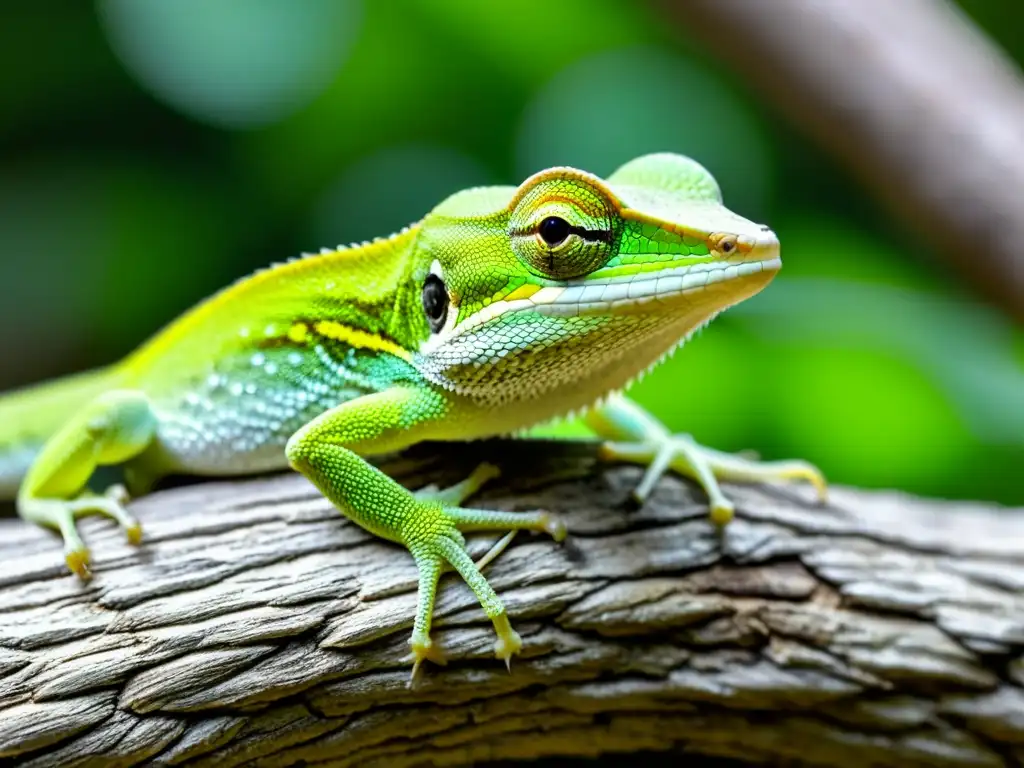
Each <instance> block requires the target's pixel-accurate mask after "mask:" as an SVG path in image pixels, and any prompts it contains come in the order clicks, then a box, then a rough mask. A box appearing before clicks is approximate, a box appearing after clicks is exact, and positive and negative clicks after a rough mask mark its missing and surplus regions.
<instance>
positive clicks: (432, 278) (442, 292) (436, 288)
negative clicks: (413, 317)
mask: <svg viewBox="0 0 1024 768" xmlns="http://www.w3.org/2000/svg"><path fill="white" fill-rule="evenodd" d="M422 301H423V314H425V315H426V316H427V322H428V323H429V324H430V330H431V331H433V332H434V333H438V332H439V331H440V330H441V329H442V328H444V322H445V320H447V319H448V289H447V288H445V286H444V281H443V280H442V279H441V278H440V277H438V276H437V275H435V274H429V275H427V279H426V280H425V281H424V282H423V295H422Z"/></svg>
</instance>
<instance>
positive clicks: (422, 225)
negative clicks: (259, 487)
mask: <svg viewBox="0 0 1024 768" xmlns="http://www.w3.org/2000/svg"><path fill="white" fill-rule="evenodd" d="M780 266H781V262H780V258H779V243H778V241H777V239H776V237H775V235H774V234H773V233H772V231H771V230H770V229H769V228H768V227H765V226H761V225H757V224H754V223H752V222H750V221H748V220H746V219H744V218H741V217H740V216H737V215H735V214H734V213H732V212H731V211H729V210H728V209H727V208H725V207H724V206H723V205H722V200H721V194H720V191H719V188H718V185H717V183H716V181H715V180H714V178H713V177H712V176H711V175H710V174H709V173H708V172H707V171H706V170H705V169H704V168H703V167H701V166H700V165H698V164H697V163H696V162H694V161H692V160H690V159H688V158H685V157H682V156H679V155H671V154H655V155H648V156H645V157H640V158H638V159H636V160H633V161H632V162H630V163H627V164H626V165H624V166H622V167H621V168H619V169H618V170H617V171H616V172H615V173H613V174H612V175H611V176H610V177H609V178H608V179H607V181H604V180H602V179H600V178H598V177H596V176H593V175H591V174H589V173H585V172H583V171H579V170H575V169H572V168H551V169H549V170H545V171H542V172H540V173H537V174H535V175H534V176H531V177H530V178H529V179H527V180H526V181H525V182H523V184H522V185H521V186H519V187H518V188H513V187H486V188H475V189H468V190H465V191H463V192H459V193H457V194H455V195H452V196H451V197H449V198H448V199H447V200H445V201H444V202H442V203H441V204H440V205H439V206H437V207H436V208H435V209H434V210H433V211H431V212H430V213H429V214H427V215H426V217H425V218H424V219H423V220H422V221H421V222H419V223H417V224H414V225H412V226H410V227H408V228H406V229H404V230H402V231H401V232H399V233H398V234H395V235H393V236H391V237H389V238H386V239H378V240H375V241H373V242H370V243H364V244H362V245H358V246H352V247H349V248H339V249H337V250H326V249H325V250H323V251H322V252H321V253H319V254H315V255H307V256H304V257H302V258H300V259H297V260H294V261H291V262H288V263H286V264H281V265H277V266H274V267H271V268H270V269H267V270H265V271H262V272H258V273H256V274H255V275H253V276H251V277H249V278H247V279H245V280H242V281H240V282H239V283H237V284H235V285H233V286H232V287H230V288H228V289H226V290H224V291H222V292H221V293H219V294H217V295H215V296H214V297H212V298H211V299H209V300H207V301H206V302H204V303H202V304H200V305H199V306H198V307H196V308H195V309H193V310H191V311H190V312H188V313H186V314H185V315H184V316H183V317H181V318H180V319H178V320H177V321H176V322H174V323H172V324H171V325H170V326H169V327H167V328H166V329H164V330H163V331H162V332H161V333H159V334H158V335H157V336H156V337H155V338H153V339H152V340H150V341H149V342H148V343H146V344H145V345H143V346H142V347H141V348H140V349H139V350H137V351H136V352H135V353H133V354H132V355H130V356H129V357H128V358H127V359H125V360H123V361H122V362H120V363H118V364H116V365H114V366H112V367H110V368H108V369H105V370H101V371H97V372H92V373H87V374H83V375H79V376H77V377H72V378H70V379H66V380H64V381H59V382H56V383H53V384H44V385H41V386H39V387H36V388H32V389H28V390H25V391H23V392H18V393H14V394H11V395H9V396H7V397H6V398H4V399H3V400H0V490H4V491H7V492H9V493H12V494H13V493H14V491H15V490H16V489H17V506H18V511H19V513H20V514H21V516H22V517H23V518H25V519H26V520H28V521H31V522H34V523H38V524H39V525H43V526H47V527H49V528H53V529H56V530H57V531H58V532H59V533H60V534H61V536H62V537H63V540H64V554H65V558H66V561H67V565H68V566H69V567H70V569H71V570H72V571H74V572H75V573H77V574H78V575H79V576H81V577H83V578H84V577H87V576H88V575H89V562H90V556H89V551H88V549H87V548H86V546H85V544H84V543H83V542H82V539H81V538H80V536H79V534H78V532H77V530H76V520H77V518H79V517H80V516H82V515H85V514H102V515H107V516H109V517H111V518H113V519H114V520H115V521H117V523H119V524H120V525H121V526H122V527H123V529H124V530H125V532H126V534H127V536H128V538H129V540H131V541H132V542H138V541H139V540H140V539H141V528H140V526H139V523H138V522H137V521H136V520H135V519H134V517H132V515H131V514H130V513H129V512H128V511H127V510H126V508H125V504H126V501H127V494H126V492H125V491H124V489H123V488H122V487H120V486H118V487H115V488H113V489H111V490H109V491H107V492H106V493H104V494H97V493H94V492H92V491H90V490H89V489H88V487H87V483H88V481H89V479H90V477H91V475H92V474H93V472H94V470H95V469H96V468H97V466H100V465H112V464H118V465H124V469H125V479H126V483H127V485H128V490H129V491H130V492H131V493H132V495H137V494H139V493H144V492H145V491H146V490H147V489H148V488H150V487H151V485H152V483H153V482H154V481H155V480H156V479H158V478H159V477H161V476H163V475H166V474H168V473H171V472H174V473H191V474H198V475H235V474H243V473H254V472H263V471H268V470H277V469H282V468H285V467H287V466H289V465H290V466H291V467H293V468H295V469H296V470H298V471H299V472H301V473H303V474H304V475H306V477H308V478H309V479H310V480H311V481H312V482H313V483H314V484H315V485H316V486H317V488H319V489H320V491H321V492H322V493H323V494H324V495H325V496H326V497H327V498H328V499H330V501H331V502H332V503H333V504H335V505H336V506H337V507H338V509H340V510H341V511H342V512H343V513H344V514H346V515H347V516H348V517H349V518H351V519H352V520H354V521H355V522H356V523H358V524H359V525H361V526H363V527H364V528H366V529H367V530H369V531H370V532H372V533H374V534H376V535H378V536H381V537H383V538H386V539H390V540H392V541H395V542H398V543H401V544H403V545H405V546H406V547H407V548H408V550H409V552H410V553H411V554H412V557H413V558H414V560H415V562H416V565H417V567H418V571H419V600H418V608H417V611H416V616H415V623H414V628H413V633H412V638H411V640H410V645H411V648H412V657H413V660H414V662H415V664H414V667H413V669H414V671H415V669H416V668H417V667H418V666H419V664H420V663H421V661H423V660H424V659H432V660H435V661H441V655H440V653H439V651H438V649H436V648H434V647H432V645H431V640H430V624H431V616H432V610H433V604H434V596H435V592H436V590H437V583H438V578H439V576H440V574H441V572H442V570H444V569H445V568H447V567H452V568H454V569H455V570H456V571H458V572H459V574H460V575H461V576H462V578H463V579H465V581H466V582H467V583H468V585H469V586H470V588H471V589H472V590H473V591H474V592H475V593H476V595H477V597H478V598H479V600H480V603H481V605H482V606H483V609H484V611H485V612H486V614H487V616H488V617H489V618H490V619H491V621H492V622H493V624H494V627H495V630H496V632H497V636H498V639H497V641H496V645H495V653H496V655H497V656H498V657H499V658H501V659H504V660H505V661H506V663H507V662H508V660H509V659H510V658H511V656H512V655H513V654H515V653H516V652H517V651H518V650H519V648H520V646H521V641H520V638H519V636H518V635H517V634H516V632H515V631H514V630H513V629H512V627H511V626H510V624H509V620H508V617H507V615H506V612H505V608H504V605H503V604H502V601H501V599H500V598H499V597H498V596H497V594H495V592H494V590H493V589H492V588H491V586H490V585H489V584H488V582H487V580H486V578H485V577H484V576H483V575H482V574H481V572H480V568H479V564H478V563H474V562H473V561H472V560H471V559H470V557H469V556H468V555H467V553H466V550H465V542H464V539H463V535H462V534H463V532H467V531H476V530H485V529H489V530H505V531H515V530H534V531H544V532H547V533H549V534H551V535H552V536H553V537H554V538H555V539H561V538H562V537H564V535H565V529H564V527H563V526H562V525H561V524H560V523H559V522H557V521H556V520H554V519H552V518H551V517H549V516H548V515H547V514H545V513H541V512H536V513H509V512H499V511H488V510H480V509H470V508H466V507H462V506H461V503H462V501H463V500H464V499H465V498H466V497H467V496H469V495H470V494H472V493H473V492H474V491H475V490H476V488H477V487H478V486H479V485H480V484H481V483H482V482H484V481H485V480H486V479H487V477H488V476H489V475H490V474H491V472H490V470H489V469H487V468H486V467H485V468H481V469H480V470H478V471H477V472H476V473H474V474H473V476H472V477H470V478H469V479H468V480H467V481H465V482H463V483H461V484H459V485H458V486H455V487H454V488H452V489H448V490H446V491H440V492H437V491H435V492H432V493H425V492H421V493H411V492H409V491H407V490H406V489H405V488H403V487H402V486H400V485H399V484H398V483H396V482H395V481H393V480H392V479H390V478H389V477H387V476H386V475H385V474H383V473H382V472H381V471H379V470H378V469H376V468H375V467H373V466H372V465H370V464H369V463H368V462H367V461H366V460H365V459H364V458H363V457H364V456H368V455H374V454H381V453H385V452H392V451H395V450H398V449H401V448H404V447H406V446H409V445H411V444H413V443H416V442H419V441H423V440H472V439H474V438H482V437H485V436H489V435H501V434H507V433H514V432H517V431H521V430H523V429H525V428H529V427H531V426H533V425H537V424H540V423H542V422H545V421H548V420H550V419H552V418H555V417H558V416H560V415H564V414H567V413H570V412H572V411H576V410H579V409H582V408H585V407H588V406H589V407H590V408H589V410H588V411H587V412H586V416H585V418H586V421H587V423H588V424H589V426H590V427H591V428H592V429H593V430H594V431H595V432H596V434H597V435H598V436H600V437H602V438H604V439H605V440H607V441H608V442H606V443H605V444H604V445H603V453H604V455H605V456H606V457H607V458H609V459H614V460H620V461H626V462H634V463H637V464H640V465H644V466H646V467H647V470H646V474H645V476H644V478H643V480H642V481H641V483H640V485H639V487H638V488H637V490H636V496H637V497H638V499H640V500H642V499H643V497H645V496H646V495H647V494H648V493H649V491H650V490H651V488H652V487H653V484H654V483H655V482H656V481H657V479H658V478H659V477H660V476H661V475H662V474H663V473H664V472H665V471H668V470H672V471H675V472H678V473H681V474H684V475H688V476H691V477H693V478H695V479H696V480H697V481H698V482H699V483H700V485H701V486H702V487H703V488H704V489H705V491H706V492H707V493H708V495H709V498H710V506H711V515H712V519H713V520H714V521H715V522H716V523H718V524H720V525H724V524H725V523H727V522H728V521H729V519H730V518H731V517H732V512H733V507H732V504H731V503H730V502H729V500H728V499H727V498H726V497H725V496H724V495H723V494H722V491H721V490H720V489H719V486H718V483H717V480H716V479H738V480H750V481H758V480H773V479H804V480H807V481H810V482H811V483H813V484H814V485H815V486H816V487H817V488H818V489H819V491H820V492H821V493H822V494H823V493H824V488H825V485H824V480H823V478H822V477H821V475H820V473H819V472H818V471H817V470H816V469H815V468H814V467H812V466H811V465H809V464H806V463H805V462H801V461H785V462H774V463H757V462H755V461H752V460H749V459H745V458H741V457H739V456H734V455H729V454H723V453H719V452H716V451H712V450H709V449H706V448H703V447H701V446H698V445H697V444H696V443H694V442H693V441H692V440H691V439H690V438H688V437H687V436H678V435H671V434H669V432H668V431H667V430H666V429H665V428H664V427H663V426H662V425H661V424H659V423H658V422H657V421H656V420H655V419H653V418H652V417H651V416H650V415H648V414H647V413H645V412H644V411H643V410H641V409H640V408H639V407H638V406H636V405H634V404H632V403H631V402H629V401H628V400H626V399H625V398H624V397H622V396H620V395H618V394H615V393H617V392H618V391H619V390H621V389H623V388H624V387H625V386H626V385H627V384H628V383H629V382H630V380H631V379H633V378H634V377H636V376H637V375H638V374H639V373H641V372H643V371H644V370H646V369H647V368H648V367H650V366H651V365H653V364H654V363H655V362H657V361H658V360H659V359H661V358H662V357H664V356H665V355H666V354H668V353H669V352H670V351H672V350H673V349H674V348H675V347H677V346H678V345H679V344H680V343H682V341H684V340H685V339H686V338H687V337H688V336H689V335H690V334H692V333H693V332H694V330H696V329H697V328H699V327H701V326H703V325H704V324H706V323H708V322H709V321H710V320H711V319H712V318H713V317H714V316H715V315H716V314H717V313H719V312H721V311H722V310H724V309H725V308H727V307H729V306H730V305H732V304H735V303H736V302H739V301H741V300H743V299H745V298H747V297H749V296H751V295H753V294H755V293H757V292H758V291H759V290H761V289H762V288H763V287H764V286H765V285H767V283H768V282H769V281H770V280H771V279H772V277H773V276H774V275H775V274H776V272H778V270H779V268H780ZM602 398H605V399H603V400H602Z"/></svg>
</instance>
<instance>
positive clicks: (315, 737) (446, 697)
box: [0, 441, 1024, 766]
mask: <svg viewBox="0 0 1024 768" xmlns="http://www.w3.org/2000/svg"><path fill="white" fill-rule="evenodd" d="M593 456H594V453H593V446H592V445H591V444H589V443H578V444H570V445H568V446H566V445H556V444H544V445H538V443H537V442H526V441H518V442H500V441H498V442H493V443H484V444H474V445H472V446H469V447H462V448H455V447H452V448H446V449H444V451H443V452H442V451H441V449H439V448H437V447H431V446H428V447H423V448H421V449H420V450H419V451H417V452H414V453H413V454H411V455H409V456H406V457H403V458H401V459H397V460H393V461H390V462H388V463H387V466H386V469H387V471H389V472H390V473H391V474H392V475H393V476H396V477H399V478H401V479H402V480H403V482H406V483H407V484H408V485H409V486H410V487H417V486H419V485H422V484H423V483H425V482H427V481H438V482H440V483H442V484H448V483H450V482H453V481H455V480H457V479H458V478H459V476H460V475H461V474H465V473H466V472H467V471H468V470H469V469H470V468H471V467H472V466H473V463H474V462H476V461H478V460H480V459H481V458H483V457H489V458H491V459H492V460H494V461H496V463H498V464H499V465H500V466H501V467H502V468H503V470H504V473H505V477H506V478H508V479H507V480H504V481H503V480H499V481H495V482H494V483H493V484H492V486H491V487H489V488H488V489H487V490H486V492H484V493H482V494H481V497H480V498H478V499H476V500H475V503H476V504H478V505H480V506H484V505H485V504H486V505H488V506H493V507H501V508H507V509H529V508H541V507H542V508H546V509H548V510H550V511H552V512H554V513H557V514H559V515H561V516H562V517H563V519H564V520H565V521H566V523H567V524H568V525H569V529H570V532H571V535H570V538H569V540H568V541H567V542H566V543H564V544H562V545H559V544H555V543H553V542H552V541H551V540H549V539H547V538H543V537H533V536H527V535H521V536H520V538H518V539H517V540H516V541H514V542H513V543H512V545H511V546H510V547H509V549H508V550H507V551H506V552H505V553H504V554H503V555H502V556H501V557H500V558H499V559H498V560H497V561H496V562H495V563H493V564H492V565H491V566H490V567H489V570H488V574H489V578H490V580H491V583H492V584H493V585H494V587H495V588H496V589H497V591H498V592H499V594H500V595H501V596H502V598H503V599H504V600H505V601H506V604H507V606H508V608H509V612H510V614H511V616H512V618H513V623H514V625H515V626H516V627H517V629H518V630H519V631H520V633H521V634H522V635H523V640H524V646H523V653H522V655H521V656H520V657H517V658H516V659H515V660H514V661H513V664H512V671H511V674H509V673H508V672H506V671H505V668H504V665H503V664H501V663H500V662H499V661H496V660H495V659H494V658H493V656H492V643H493V640H494V636H493V632H492V630H491V628H490V626H489V625H488V623H487V622H486V620H485V618H484V616H483V614H482V612H481V610H480V607H479V605H478V604H477V602H476V600H475V599H474V598H473V596H472V595H471V593H470V592H469V590H468V589H467V588H466V587H465V585H464V584H463V583H462V582H461V581H459V580H458V579H457V578H455V577H454V576H447V577H445V579H444V580H443V583H442V589H441V597H440V600H439V603H438V609H437V617H438V622H437V623H438V629H437V630H436V633H435V639H436V640H437V641H438V642H439V643H440V645H441V646H442V647H443V648H444V649H445V651H446V653H447V654H448V656H449V658H450V662H449V664H448V666H447V667H444V668H441V667H435V666H429V665H428V667H427V668H426V669H425V670H424V674H422V675H421V677H420V679H419V680H418V681H417V683H416V684H415V685H414V686H412V687H409V685H408V678H409V665H408V663H407V662H406V661H405V660H404V657H405V655H406V653H407V640H408V634H409V631H410V628H411V624H412V617H413V609H414V600H415V590H416V574H415V569H414V567H413V563H412V560H411V559H410V558H409V556H408V555H407V554H406V553H405V552H403V551H402V550H401V549H399V548H397V547H395V546H393V545H389V544H387V543H386V542H382V541H379V540H377V539H374V538H373V537H371V536H369V535H368V534H366V533H364V532H363V531H362V530H360V529H359V528H357V527H356V526H354V525H352V524H350V523H348V522H347V521H346V520H344V519H343V518H342V517H340V516H339V515H338V513H337V512H336V511H335V510H333V509H332V508H331V506H330V505H329V504H328V503H327V502H326V501H325V500H324V499H323V498H321V497H319V496H318V495H317V493H316V492H315V490H314V489H313V488H312V487H311V486H310V485H309V484H307V483H306V481H305V480H304V479H302V478H300V477H298V476H292V475H287V476H280V477H274V478H263V479H256V480H248V481H238V482H206V483H200V484H197V485H193V486H189V487H184V488H176V489H171V490H164V491H161V492H158V493H156V494H154V495H152V496H149V497H146V498H144V499H141V500H139V501H138V502H136V503H135V504H134V505H133V507H134V511H135V512H136V513H137V514H138V516H139V517H140V518H141V520H142V522H143V524H144V526H145V531H146V540H145V542H144V543H143V544H142V545H141V546H140V547H138V548H132V547H130V546H129V545H128V544H126V543H124V542H123V541H122V540H121V537H120V535H119V533H118V532H117V531H116V530H115V529H114V528H113V526H112V525H111V524H110V523H109V522H108V521H103V520H97V519H90V520H87V521H85V522H84V523H83V526H82V527H83V530H84V535H85V536H86V537H87V539H88V540H89V541H90V542H91V544H92V546H93V549H94V554H95V565H96V567H95V571H96V575H95V578H94V579H93V580H92V581H90V582H88V583H84V584H83V583H81V582H79V581H77V580H76V579H74V578H72V577H71V576H69V575H67V574H66V573H64V571H63V568H62V563H61V557H60V548H59V546H58V544H57V543H56V540H55V539H54V538H53V537H52V536H50V535H49V534H47V533H46V532H43V531H40V530H37V529H35V528H32V527H30V526H27V525H23V524H20V522H18V521H0V563H2V566H0V616H2V617H3V618H2V626H0V763H4V762H6V763H10V764H13V763H17V764H18V765H23V766H53V765H75V766H86V765H90V766H91V765H96V766H99V765H103V766H111V765H114V766H131V765H141V764H154V765H188V766H199V765H204V766H205V765H217V766H234V765H254V766H281V765H307V766H312V765H315V766H357V765H358V766H412V765H422V764H426V763H428V762H430V763H436V764H440V765H465V764H469V763H471V762H484V761H488V760H506V759H525V758H534V757H540V756H555V755H577V756H588V755H589V756H595V755H601V754H610V753H625V752H632V751H638V750H654V751H666V752H677V753H680V752H687V753H699V754H706V755H717V756H726V757H739V758H742V759H744V760H747V761H750V762H753V763H759V762H766V763H777V762H787V763H788V764H806V765H831V766H865V765H873V766H889V765H892V766H914V765H921V766H924V765H928V766H1015V765H1020V764H1021V763H1024V655H1022V648H1024V600H1022V598H1021V596H1020V592H1021V589H1022V587H1024V568H1022V566H1024V518H1022V517H1021V515H1020V514H1019V513H1015V512H1013V511H1011V510H1005V509H999V508H996V507H993V506H988V505H984V504H980V503H953V502H938V501H926V500H922V499H916V498H912V497H909V496H906V495H903V494H900V493H896V492H870V491H858V490H852V489H846V488H836V489H834V492H833V501H832V502H831V504H830V505H828V506H820V505H818V504H816V503H815V502H814V501H813V500H812V497H811V494H810V492H809V491H808V489H805V488H792V487H785V488H783V487H751V486H739V485H737V486H731V487H729V488H728V490H729V492H730V493H731V494H732V496H733V498H734V499H735V500H736V501H737V502H738V515H737V519H736V521H735V522H734V523H733V524H732V525H731V526H730V527H729V528H728V529H727V531H726V532H725V534H724V535H723V536H719V535H717V534H716V533H715V531H714V530H713V528H712V526H711V524H710V523H709V522H708V520H707V508H706V505H705V502H704V497H703V495H702V494H701V493H700V492H699V491H698V490H697V489H696V488H695V487H694V486H693V485H691V484H689V483H687V482H685V481H680V480H677V479H674V478H666V479H665V480H663V481H662V482H661V483H660V485H659V486H658V488H657V491H656V493H655V494H654V496H653V498H651V499H650V500H649V501H648V502H647V503H646V504H645V505H643V507H641V508H639V509H636V508H629V505H627V504H626V503H625V500H626V499H627V498H628V495H629V490H630V489H631V488H632V487H633V486H634V484H635V483H636V482H637V480H638V478H639V476H640V472H639V470H638V469H636V468H634V467H596V466H595V461H594V458H593ZM491 541H493V539H486V538H485V539H480V540H475V541H473V542H472V544H471V547H472V549H473V551H474V553H479V552H482V551H483V550H484V549H485V548H486V547H487V546H488V544H489V542H491Z"/></svg>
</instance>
